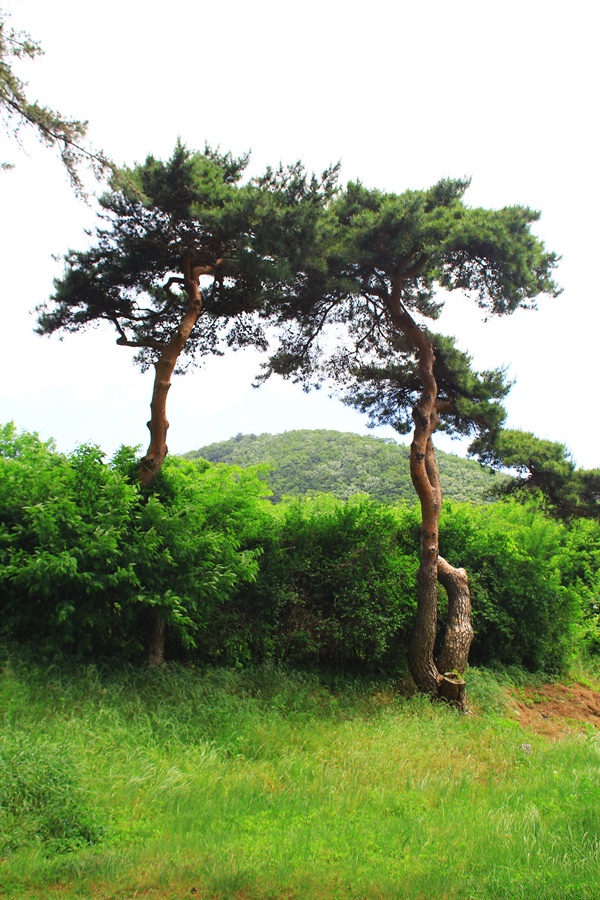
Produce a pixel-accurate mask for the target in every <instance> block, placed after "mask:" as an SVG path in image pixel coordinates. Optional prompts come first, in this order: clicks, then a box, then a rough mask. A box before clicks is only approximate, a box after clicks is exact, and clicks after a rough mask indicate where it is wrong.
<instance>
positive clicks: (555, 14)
mask: <svg viewBox="0 0 600 900" xmlns="http://www.w3.org/2000/svg"><path fill="white" fill-rule="evenodd" d="M0 4H1V6H2V8H3V9H8V10H9V11H10V12H11V13H12V25H13V27H15V28H22V29H24V30H26V31H29V33H30V34H31V35H32V37H34V38H35V39H36V40H38V41H39V42H40V43H41V44H42V46H43V49H44V51H45V55H44V57H42V58H40V59H37V60H35V61H32V62H24V63H23V64H22V65H21V67H20V68H19V74H20V76H21V77H22V78H23V79H25V80H27V81H28V82H29V91H30V96H31V98H32V99H37V100H38V101H39V102H40V103H43V104H46V105H49V106H53V107H55V108H57V109H59V110H60V111H61V112H62V113H63V115H66V116H72V117H75V118H83V119H88V120H89V122H90V139H91V142H92V143H93V144H95V145H96V146H99V147H102V148H103V149H104V150H105V152H106V153H107V154H108V155H109V156H111V157H112V158H113V159H114V160H115V161H116V162H117V163H127V164H131V163H133V162H134V161H143V159H144V158H145V156H146V155H147V154H148V153H153V154H154V155H155V156H159V157H162V158H167V157H168V156H169V155H170V153H171V151H172V149H173V146H174V144H175V141H176V139H177V137H178V136H181V138H182V140H183V141H184V142H185V143H186V144H187V145H188V146H189V147H190V148H194V149H196V148H198V149H202V148H203V147H204V144H205V142H208V143H210V144H211V145H213V146H217V145H219V146H220V147H221V149H222V150H232V151H233V152H234V153H236V154H239V153H242V152H244V151H246V150H251V151H252V162H251V167H252V170H253V171H261V170H262V169H264V168H265V166H266V165H267V164H274V165H275V164H277V163H278V162H279V161H280V160H281V161H283V162H293V161H295V160H296V159H302V160H303V162H304V163H305V164H306V165H307V167H309V168H310V169H315V170H319V171H321V170H322V169H323V168H325V167H326V166H327V165H328V164H329V163H330V162H335V161H337V160H341V162H342V178H343V180H344V181H345V180H348V179H356V178H360V180H361V181H362V182H363V183H364V184H366V185H367V186H369V187H377V188H380V189H382V190H386V191H395V192H400V191H403V190H405V189H406V188H424V187H428V186H429V185H431V184H433V183H434V182H436V181H437V180H439V179H440V178H442V177H445V176H453V177H462V176H469V177H470V178H471V179H472V186H471V188H470V189H469V191H468V193H467V195H466V202H467V203H469V204H470V205H474V206H475V205H481V206H487V207H494V208H495V207H502V206H505V205H510V204H521V205H527V206H531V207H533V208H535V209H540V210H541V211H542V218H541V220H540V222H539V223H537V224H536V225H535V227H534V230H535V232H536V233H537V234H538V235H539V236H540V237H541V238H542V239H543V240H544V241H545V243H546V246H547V247H548V248H549V249H551V250H555V251H556V252H557V253H559V254H561V256H562V261H561V263H560V266H559V269H558V272H557V280H558V281H559V283H560V284H561V285H562V287H563V288H564V292H563V294H562V295H561V297H559V298H558V299H549V298H543V297H542V298H540V301H539V310H538V311H537V312H522V313H516V314H514V315H513V316H511V317H508V318H506V319H502V320H495V321H490V322H487V323H483V322H481V321H480V314H479V313H478V311H477V310H476V309H475V308H472V307H471V306H470V305H469V303H468V302H466V301H465V300H464V299H461V298H460V297H454V296H453V297H452V298H451V299H450V300H449V302H448V304H447V308H446V312H445V314H444V316H443V318H442V320H441V322H440V323H439V329H438V330H440V331H442V330H445V331H447V333H449V334H454V335H456V336H457V337H458V339H459V344H460V346H461V347H462V348H463V349H465V350H468V351H469V352H470V353H471V354H472V355H473V358H474V362H475V364H476V365H477V366H478V367H479V368H491V367H494V366H497V365H501V364H507V365H508V366H509V371H510V375H511V377H512V378H514V379H515V381H516V384H515V386H514V388H513V390H512V392H511V394H510V396H509V398H508V400H507V408H508V411H509V419H508V425H509V426H510V427H513V428H522V429H526V430H529V431H533V432H534V433H535V434H537V435H538V436H539V437H544V438H549V439H551V440H556V441H562V442H563V443H565V444H567V446H568V447H569V448H570V449H571V451H572V452H573V455H574V457H575V459H576V461H577V463H578V464H579V465H582V466H585V467H597V466H599V465H600V453H599V452H598V449H597V446H596V437H597V435H598V432H599V431H600V429H599V428H598V425H597V423H596V406H597V390H596V386H597V380H598V374H597V372H598V368H597V360H598V333H599V330H600V329H599V326H600V311H599V303H598V300H599V298H598V293H599V288H598V282H597V281H595V279H594V276H593V272H590V271H589V270H590V266H592V269H593V264H594V263H595V261H596V258H597V254H598V245H599V243H600V242H599V237H600V235H599V226H598V223H597V209H598V208H600V204H599V200H600V197H599V188H598V158H599V147H598V144H599V141H598V134H597V132H598V125H597V119H598V93H599V87H600V83H599V81H600V79H599V69H600V62H599V60H600V55H599V54H598V49H597V40H598V34H599V33H600V28H599V26H600V3H598V2H597V0H571V2H570V3H565V2H564V0H563V2H556V0H504V2H502V3H491V2H482V0H420V2H417V3H415V2H414V0H411V2H410V3H409V2H405V0H396V2H395V3H394V4H391V3H390V2H380V0H371V2H369V3H367V4H360V5H359V4H356V5H351V4H349V3H347V2H344V3H342V2H338V0H320V2H314V0H308V2H304V3H302V4H292V3H283V2H281V0H278V2H271V0H255V2H240V0H233V2H229V3H215V2H210V3H209V2H206V0H196V2H194V3H191V2H189V0H170V2H169V3H165V2H164V0H163V2H157V0H103V2H102V3H101V4H86V3H82V2H81V0H52V2H49V0H0ZM0 160H5V161H9V162H12V163H14V165H15V168H14V169H12V170H10V171H6V172H0V209H1V215H0V263H1V266H0V272H1V281H0V285H1V301H2V324H1V330H0V360H1V377H0V421H7V420H10V419H14V421H15V422H16V424H17V425H18V426H19V427H20V428H26V429H28V430H36V431H38V432H39V433H40V434H41V436H43V437H44V438H48V437H51V436H52V437H54V438H55V439H56V440H57V443H58V446H59V448H60V449H62V450H70V449H72V448H74V447H75V446H76V445H77V444H78V443H80V442H84V441H92V442H94V443H97V444H99V445H100V446H101V447H102V448H103V449H104V450H105V451H107V452H108V453H112V452H113V451H114V450H115V449H116V448H117V447H118V446H119V445H120V444H121V443H127V444H142V445H144V446H145V445H146V444H147V439H148V432H147V429H146V427H145V423H146V420H147V418H148V413H149V401H150V392H151V376H150V375H141V374H140V373H139V372H138V370H136V369H135V368H134V366H133V365H132V363H131V354H132V352H133V351H131V350H129V349H127V348H120V347H117V346H116V345H115V343H114V336H113V334H112V333H111V332H110V331H108V330H106V331H104V330H98V331H95V332H91V333H89V334H86V335H75V336H67V337H65V339H64V341H62V342H59V341H58V339H55V338H52V339H43V338H40V337H37V336H35V335H34V334H33V325H34V319H33V317H32V316H31V310H32V309H33V308H34V307H35V306H36V304H38V303H41V302H43V301H44V300H45V299H46V298H47V297H48V295H49V294H50V293H51V291H52V279H53V277H55V276H56V275H59V274H60V273H61V271H62V266H61V264H60V262H57V261H55V260H54V259H53V256H55V255H59V256H60V255H61V254H63V253H65V252H66V250H67V249H68V248H75V249H79V248H82V247H83V246H85V241H86V237H85V233H84V228H86V227H88V228H89V227H93V224H94V210H93V207H92V208H88V207H86V206H85V205H83V204H82V203H81V202H80V201H78V200H76V199H75V198H74V197H73V194H72V191H71V189H70V187H69V185H68V182H67V180H66V178H65V176H64V173H63V171H62V168H61V165H60V163H59V162H58V160H57V159H56V157H55V155H54V153H53V151H51V150H48V149H45V148H43V147H41V146H40V145H38V144H37V143H36V141H35V140H29V139H26V140H24V146H23V148H21V149H19V147H18V146H17V145H16V144H15V143H14V142H12V141H11V140H10V139H9V138H8V137H7V136H5V135H2V136H0ZM436 327H437V326H436ZM257 366H258V359H257V357H256V356H254V355H253V354H251V353H246V354H241V353H238V354H236V355H235V356H234V357H226V358H223V359H218V360H212V361H210V362H209V363H208V364H207V365H206V366H205V367H204V368H203V369H201V370H198V371H195V372H192V373H190V374H188V375H185V376H181V377H178V378H177V377H176V378H175V379H174V383H173V387H172V389H171V394H170V398H169V420H170V422H171V430H170V433H169V446H170V448H171V450H172V451H174V452H182V451H185V450H190V449H195V448H197V447H200V446H202V445H204V444H207V443H211V442H213V441H217V440H223V439H225V438H228V437H230V436H231V435H233V434H236V433H237V432H244V433H248V432H254V433H257V434H258V433H261V432H265V431H268V432H279V431H284V430H290V429H293V428H337V429H340V430H343V431H355V432H359V433H366V432H367V429H366V422H365V419H364V418H363V417H361V416H360V415H359V414H358V413H355V412H354V411H352V410H349V409H347V408H345V407H343V406H342V405H341V404H340V403H339V401H336V400H334V399H329V398H328V396H327V393H326V392H325V391H321V392H319V393H317V394H314V393H313V394H309V395H305V394H303V393H302V391H301V390H300V389H299V388H297V387H294V386H292V385H289V384H285V383H283V382H281V381H272V382H271V383H269V384H268V385H266V386H265V387H263V388H261V389H260V390H259V391H256V390H253V389H252V388H251V386H250V385H251V381H252V376H253V374H254V373H255V372H256V370H257ZM373 433H374V434H376V435H380V436H385V437H390V436H393V432H392V431H391V430H389V429H377V430H375V431H374V432H373ZM437 443H438V446H442V447H443V448H444V449H456V450H457V451H458V447H456V448H454V445H450V446H449V445H448V444H447V443H444V442H443V441H437Z"/></svg>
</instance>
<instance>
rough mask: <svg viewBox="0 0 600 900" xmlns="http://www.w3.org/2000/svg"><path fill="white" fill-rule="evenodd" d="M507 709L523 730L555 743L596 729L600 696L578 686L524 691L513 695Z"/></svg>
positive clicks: (547, 685)
mask: <svg viewBox="0 0 600 900" xmlns="http://www.w3.org/2000/svg"><path fill="white" fill-rule="evenodd" d="M510 707H511V709H512V711H513V712H514V713H515V715H516V716H517V718H518V720H519V722H520V723H521V725H523V727H524V728H529V729H530V730H531V731H535V733H536V734H544V735H546V736H547V737H551V738H555V739H557V738H560V737H563V736H564V735H565V734H567V733H569V732H571V733H572V732H573V730H579V731H583V730H584V729H585V727H586V725H594V726H595V727H596V728H599V727H600V692H599V691H594V690H592V689H591V688H587V687H584V685H582V684H546V685H544V686H543V687H526V688H523V689H521V690H519V691H514V692H513V694H512V700H511V703H510Z"/></svg>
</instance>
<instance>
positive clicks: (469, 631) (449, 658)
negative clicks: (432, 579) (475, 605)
mask: <svg viewBox="0 0 600 900" xmlns="http://www.w3.org/2000/svg"><path fill="white" fill-rule="evenodd" d="M438 581H439V582H440V584H442V585H443V586H444V587H445V589H446V593H447V594H448V619H447V622H446V634H445V635H444V644H443V647H442V652H441V653H440V655H439V658H438V661H437V665H438V669H440V671H441V672H443V673H444V674H446V673H447V672H454V673H459V674H461V675H462V673H463V672H464V671H465V669H466V668H467V662H468V660H469V650H470V648H471V641H472V640H473V627H472V625H471V594H470V592H469V579H468V578H467V573H466V572H465V570H464V569H455V568H454V567H453V566H451V565H449V564H448V563H447V562H446V560H445V559H443V557H441V556H440V557H438Z"/></svg>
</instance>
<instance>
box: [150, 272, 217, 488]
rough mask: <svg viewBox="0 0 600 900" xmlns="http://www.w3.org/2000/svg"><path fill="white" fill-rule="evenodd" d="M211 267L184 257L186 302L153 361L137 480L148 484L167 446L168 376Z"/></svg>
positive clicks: (199, 305)
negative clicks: (174, 328)
mask: <svg viewBox="0 0 600 900" xmlns="http://www.w3.org/2000/svg"><path fill="white" fill-rule="evenodd" d="M213 271H214V270H213V268H212V267H209V266H195V267H194V268H193V269H192V268H191V266H190V262H189V257H186V258H185V259H184V277H183V284H184V288H185V292H186V293H187V296H188V304H187V306H186V308H185V310H184V312H183V315H182V317H181V321H180V323H179V327H178V329H177V331H176V332H175V334H174V335H173V337H172V338H171V340H170V341H169V342H168V343H167V344H165V346H164V349H163V350H162V352H161V354H160V356H159V357H158V360H157V361H156V363H155V364H154V369H155V375H154V388H153V391H152V402H151V403H150V421H149V422H148V429H149V431H150V444H149V446H148V450H147V451H146V455H145V456H144V457H143V459H141V460H140V470H139V472H140V483H141V484H142V485H144V486H148V485H149V484H151V482H152V481H153V480H154V479H155V478H156V476H157V475H158V473H159V472H160V470H161V468H162V464H163V463H164V461H165V458H166V455H167V453H168V450H169V448H168V447H167V431H168V430H169V422H168V420H167V396H168V393H169V388H170V387H171V376H172V375H173V370H174V369H175V366H176V365H177V360H178V359H179V356H180V354H181V351H182V350H183V348H184V347H185V344H186V342H187V339H188V338H189V336H190V334H191V333H192V330H193V328H194V325H195V324H196V322H197V321H198V318H199V317H200V313H201V311H202V291H201V289H200V276H201V275H210V274H212V273H213Z"/></svg>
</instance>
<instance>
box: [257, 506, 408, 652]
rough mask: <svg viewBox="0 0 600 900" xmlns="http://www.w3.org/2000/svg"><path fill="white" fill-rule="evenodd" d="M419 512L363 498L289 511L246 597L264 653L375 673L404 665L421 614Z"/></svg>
mask: <svg viewBox="0 0 600 900" xmlns="http://www.w3.org/2000/svg"><path fill="white" fill-rule="evenodd" d="M406 531H408V532H410V533H411V537H414V532H415V517H414V513H413V512H411V511H409V510H406V509H404V508H399V509H392V508H386V507H384V506H381V505H379V504H376V503H374V502H373V501H371V500H369V499H368V498H367V497H364V496H356V497H353V498H351V499H350V500H348V501H347V502H346V503H342V502H341V501H339V500H336V499H335V498H333V497H331V496H327V495H323V496H320V497H317V498H313V499H310V498H307V499H304V500H294V501H290V502H288V503H287V504H283V505H282V506H281V507H280V508H279V510H278V515H277V518H276V519H274V524H273V525H272V527H271V531H270V534H269V536H268V540H267V541H266V542H265V545H264V555H263V558H262V560H261V567H260V573H259V575H258V578H257V580H256V583H255V584H254V585H252V587H251V588H249V589H245V590H244V594H245V597H246V600H247V602H249V603H250V605H251V608H252V609H253V610H254V611H255V612H254V615H255V617H256V618H257V619H259V620H260V621H262V622H263V623H264V622H270V623H272V626H271V628H270V629H269V630H268V633H266V632H265V630H264V629H263V648H262V649H263V654H265V655H269V654H270V655H272V656H274V657H275V658H276V659H278V660H285V661H289V662H293V663H297V664H298V663H300V664H307V663H315V662H318V663H325V664H328V665H336V666H341V667H342V668H344V667H345V666H355V665H357V664H358V665H360V666H361V667H363V668H364V667H367V668H370V669H373V668H377V667H380V666H381V665H382V664H385V663H397V662H398V654H399V653H400V654H402V652H403V645H404V643H405V641H406V637H407V634H408V630H409V628H410V623H411V620H412V617H413V614H414V610H415V605H416V571H417V567H418V559H417V557H416V555H415V552H414V550H415V546H414V544H413V543H412V540H409V543H410V544H411V546H410V547H407V546H406V540H405V532H406Z"/></svg>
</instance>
